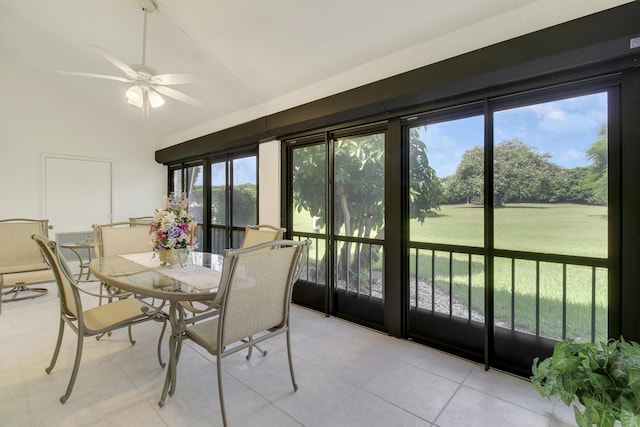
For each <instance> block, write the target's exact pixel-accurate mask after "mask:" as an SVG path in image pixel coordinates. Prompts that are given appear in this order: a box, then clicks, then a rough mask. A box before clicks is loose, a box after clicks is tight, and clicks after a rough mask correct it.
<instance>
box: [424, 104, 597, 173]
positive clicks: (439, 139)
mask: <svg viewBox="0 0 640 427" xmlns="http://www.w3.org/2000/svg"><path fill="white" fill-rule="evenodd" d="M606 120H607V94H606V92H601V93H596V94H591V95H584V96H579V97H574V98H567V99H562V100H560V101H553V102H547V103H542V104H535V105H530V106H525V107H518V108H513V109H509V110H503V111H497V112H495V113H494V142H495V143H497V144H499V143H500V142H502V141H508V140H511V139H518V140H520V141H522V142H524V143H525V144H527V145H529V146H532V147H535V148H536V152H537V153H538V154H545V153H548V154H550V155H551V158H550V159H549V161H550V162H552V163H555V164H557V165H560V166H563V167H565V168H574V167H577V166H587V165H589V164H590V163H591V162H590V161H589V159H588V158H587V157H586V150H587V149H588V148H589V147H590V146H591V144H593V143H594V142H595V140H596V139H597V137H598V130H599V129H600V127H601V126H602V125H603V124H604V123H606ZM483 121H484V120H483V117H482V116H475V117H470V118H464V119H459V120H453V121H450V122H444V123H438V124H431V125H428V126H427V128H426V130H425V128H424V127H421V128H420V138H421V139H422V141H424V142H425V143H426V144H427V153H428V156H429V162H430V165H431V167H433V168H434V169H435V170H436V174H437V176H438V177H440V178H443V177H445V176H449V175H452V174H454V173H455V170H456V167H457V165H458V164H459V163H460V160H461V158H462V155H463V154H464V152H465V151H467V150H469V149H471V148H473V147H474V146H483V135H484V131H483Z"/></svg>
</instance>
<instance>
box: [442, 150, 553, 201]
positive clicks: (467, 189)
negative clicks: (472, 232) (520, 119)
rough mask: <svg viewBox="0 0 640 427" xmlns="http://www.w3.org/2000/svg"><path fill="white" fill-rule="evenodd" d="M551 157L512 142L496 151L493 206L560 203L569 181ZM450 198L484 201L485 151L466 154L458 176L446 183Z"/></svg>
mask: <svg viewBox="0 0 640 427" xmlns="http://www.w3.org/2000/svg"><path fill="white" fill-rule="evenodd" d="M549 158H551V156H550V155H549V154H538V153H537V152H536V149H535V147H530V146H528V145H526V144H525V143H523V142H521V141H519V140H517V139H513V140H510V141H503V142H501V143H499V144H498V145H497V146H496V147H495V150H494V170H493V184H494V185H493V191H494V194H493V197H494V205H495V206H497V207H499V206H504V204H505V203H509V202H510V203H522V202H552V201H558V195H559V194H560V189H562V188H563V183H564V182H565V181H566V173H565V171H564V169H563V168H561V167H560V166H558V165H555V164H553V163H551V162H549V160H548V159H549ZM446 189H447V199H448V200H453V201H457V202H461V201H463V200H466V201H467V202H471V203H483V201H484V152H483V149H482V148H481V147H474V148H473V149H471V150H468V151H467V152H465V153H464V154H463V156H462V160H461V162H460V164H459V165H458V167H457V169H456V172H455V174H454V175H453V176H452V177H451V178H450V179H449V180H447V186H446Z"/></svg>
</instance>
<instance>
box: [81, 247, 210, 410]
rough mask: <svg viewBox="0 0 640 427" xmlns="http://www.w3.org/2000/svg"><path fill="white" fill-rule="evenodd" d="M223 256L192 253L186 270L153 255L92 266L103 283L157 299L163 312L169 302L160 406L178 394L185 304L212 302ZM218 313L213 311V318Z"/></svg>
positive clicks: (121, 257)
mask: <svg viewBox="0 0 640 427" xmlns="http://www.w3.org/2000/svg"><path fill="white" fill-rule="evenodd" d="M222 265H223V256H222V255H216V254H210V253H206V252H191V253H189V257H188V259H187V262H186V263H185V264H184V266H181V265H176V266H172V267H167V266H162V265H161V263H160V259H159V257H158V256H157V255H155V256H154V253H153V252H145V253H137V254H126V255H112V256H106V257H100V258H95V259H93V260H92V261H91V264H90V266H89V268H90V270H91V272H92V273H93V275H94V276H95V277H96V278H97V279H98V280H100V281H101V282H103V283H105V284H107V285H109V286H113V287H116V288H118V289H121V290H123V291H128V292H132V293H134V294H136V295H140V296H142V297H151V298H157V299H159V300H160V301H162V302H161V304H160V307H157V309H158V310H162V307H164V306H165V304H166V302H167V301H168V302H169V313H168V318H169V323H170V324H171V336H170V338H169V365H168V367H167V374H166V378H165V383H164V387H163V390H162V394H161V396H160V401H159V402H158V405H159V406H160V407H162V406H164V402H165V400H166V398H167V395H169V396H172V395H173V393H174V392H175V384H176V366H177V363H178V362H177V360H178V354H179V342H180V339H179V338H180V336H181V334H182V333H183V332H184V330H185V327H186V319H185V314H184V308H183V307H184V306H183V303H193V302H197V301H200V302H202V303H205V304H206V303H207V302H211V301H212V300H214V299H215V296H216V294H217V291H218V286H219V283H220V278H221V276H222ZM214 312H215V310H213V311H211V313H212V314H213V313H214Z"/></svg>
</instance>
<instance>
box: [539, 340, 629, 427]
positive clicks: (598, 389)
mask: <svg viewBox="0 0 640 427" xmlns="http://www.w3.org/2000/svg"><path fill="white" fill-rule="evenodd" d="M531 371H532V373H533V376H532V377H531V381H532V383H533V385H534V386H535V388H536V390H537V391H538V393H540V394H541V395H542V396H544V397H547V398H550V397H551V396H554V395H556V394H559V395H560V398H561V399H562V401H563V402H564V403H565V404H566V405H567V406H570V405H571V404H572V403H573V410H574V412H575V415H576V422H577V423H578V425H579V426H580V427H587V426H594V425H596V426H598V427H609V426H614V425H616V424H617V423H618V425H621V426H622V427H631V426H640V344H638V343H636V342H633V341H625V340H624V338H623V337H620V339H619V340H609V341H608V342H601V343H600V344H593V343H576V342H574V341H573V340H571V339H567V340H565V341H562V342H559V343H557V344H556V345H555V347H554V350H553V355H552V356H551V357H549V358H547V359H545V360H543V361H541V362H539V358H537V357H536V358H535V359H534V360H533V366H532V367H531ZM576 401H577V402H579V404H576ZM616 422H617V423H616Z"/></svg>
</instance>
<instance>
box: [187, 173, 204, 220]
mask: <svg viewBox="0 0 640 427" xmlns="http://www.w3.org/2000/svg"><path fill="white" fill-rule="evenodd" d="M186 172H187V197H188V198H189V212H190V213H191V214H192V215H193V216H194V218H195V219H196V222H197V223H198V224H200V225H201V224H202V222H203V221H204V212H203V208H204V206H203V203H202V201H203V199H202V191H203V186H202V165H198V166H191V167H188V168H187V169H186Z"/></svg>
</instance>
